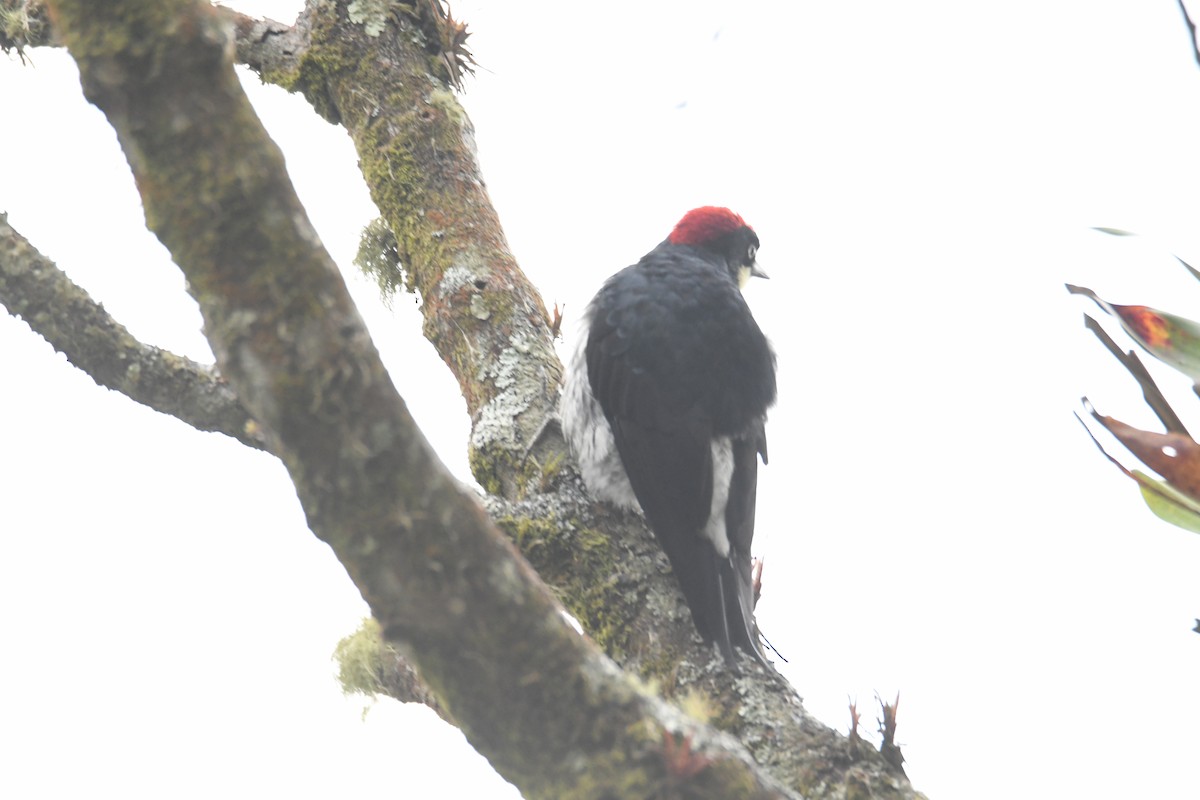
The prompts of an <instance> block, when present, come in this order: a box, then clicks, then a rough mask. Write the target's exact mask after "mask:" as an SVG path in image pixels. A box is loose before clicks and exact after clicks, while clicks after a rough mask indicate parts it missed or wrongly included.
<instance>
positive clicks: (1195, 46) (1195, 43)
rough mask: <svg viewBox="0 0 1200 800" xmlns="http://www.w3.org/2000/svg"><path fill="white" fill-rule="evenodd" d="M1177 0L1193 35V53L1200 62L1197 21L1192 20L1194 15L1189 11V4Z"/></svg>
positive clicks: (1197, 61) (1198, 62) (1199, 62)
mask: <svg viewBox="0 0 1200 800" xmlns="http://www.w3.org/2000/svg"><path fill="white" fill-rule="evenodd" d="M1177 2H1178V3H1179V10H1180V11H1181V12H1182V13H1183V19H1184V21H1185V22H1186V23H1187V26H1188V32H1189V33H1190V34H1191V36H1192V55H1194V56H1195V58H1196V63H1197V64H1200V41H1197V39H1196V23H1195V22H1193V21H1192V15H1191V14H1189V13H1188V10H1187V5H1185V4H1184V2H1183V0H1177Z"/></svg>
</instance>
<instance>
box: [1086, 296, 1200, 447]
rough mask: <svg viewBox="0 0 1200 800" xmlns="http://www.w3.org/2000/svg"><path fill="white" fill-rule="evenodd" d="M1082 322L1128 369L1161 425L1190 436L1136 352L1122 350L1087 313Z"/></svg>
mask: <svg viewBox="0 0 1200 800" xmlns="http://www.w3.org/2000/svg"><path fill="white" fill-rule="evenodd" d="M1083 324H1084V326H1085V327H1086V328H1087V329H1088V330H1090V331H1091V332H1092V333H1094V334H1096V338H1097V339H1099V340H1100V342H1101V343H1102V344H1103V345H1104V346H1105V347H1106V348H1108V351H1109V352H1110V353H1112V354H1113V355H1114V356H1115V357H1116V359H1117V360H1118V361H1120V362H1121V365H1122V366H1123V367H1125V369H1127V370H1129V374H1131V375H1132V376H1133V377H1134V380H1136V381H1137V382H1138V385H1139V386H1141V387H1142V397H1143V398H1145V400H1146V405H1148V406H1150V408H1151V409H1152V410H1153V411H1154V414H1155V415H1156V416H1157V417H1158V418H1159V420H1160V421H1161V422H1162V424H1163V426H1164V427H1165V428H1166V429H1167V430H1168V431H1170V432H1171V433H1182V434H1184V435H1185V436H1187V437H1188V438H1191V434H1190V433H1188V431H1187V428H1186V427H1184V424H1183V420H1181V419H1180V418H1179V416H1178V415H1177V414H1176V413H1175V409H1173V408H1171V404H1170V403H1168V402H1167V398H1166V397H1165V396H1163V393H1162V390H1160V389H1159V388H1158V384H1156V383H1155V382H1154V378H1153V377H1152V376H1151V375H1150V371H1149V370H1147V369H1146V365H1145V364H1143V363H1142V360H1141V359H1140V358H1138V356H1137V353H1135V352H1134V351H1133V350H1129V351H1124V350H1122V349H1121V348H1120V347H1119V346H1118V345H1117V343H1116V342H1115V341H1113V338H1112V337H1111V336H1109V335H1108V331H1106V330H1104V328H1102V327H1101V326H1100V323H1099V322H1097V321H1096V320H1095V319H1094V318H1093V317H1091V316H1089V315H1088V314H1084V315H1083Z"/></svg>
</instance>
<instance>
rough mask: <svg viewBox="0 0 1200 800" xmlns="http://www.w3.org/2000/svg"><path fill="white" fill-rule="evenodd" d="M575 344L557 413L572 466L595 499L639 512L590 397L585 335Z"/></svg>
mask: <svg viewBox="0 0 1200 800" xmlns="http://www.w3.org/2000/svg"><path fill="white" fill-rule="evenodd" d="M578 341H579V344H578V345H577V346H576V348H575V353H574V355H572V356H571V363H570V364H569V365H568V367H567V376H566V382H565V384H564V386H563V398H562V404H561V407H560V409H559V415H560V416H561V417H562V427H563V436H564V437H565V438H566V440H567V446H568V447H569V448H571V454H572V455H574V456H575V462H576V463H577V464H579V472H580V474H581V475H582V476H583V482H584V483H585V484H586V485H587V487H588V491H590V492H591V493H592V495H593V496H594V497H596V498H597V499H599V500H607V501H608V502H610V503H614V504H616V505H619V506H626V507H628V508H639V506H638V501H637V497H636V496H635V495H634V493H633V487H632V486H631V485H630V484H629V476H628V475H626V474H625V467H624V466H623V465H622V464H621V454H620V453H619V452H617V442H616V440H615V439H614V438H613V434H612V428H610V427H609V426H608V420H607V419H605V418H604V410H603V409H602V408H600V403H599V402H598V401H597V400H596V397H595V395H593V394H592V386H591V383H590V382H589V381H588V374H587V356H586V355H585V353H584V350H585V348H586V346H587V334H586V333H584V334H583V335H581V336H579V337H578Z"/></svg>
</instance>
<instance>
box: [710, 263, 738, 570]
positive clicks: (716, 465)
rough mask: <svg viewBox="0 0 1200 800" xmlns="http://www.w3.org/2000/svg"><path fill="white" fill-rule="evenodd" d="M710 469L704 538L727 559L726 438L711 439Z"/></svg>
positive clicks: (729, 458)
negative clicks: (710, 497) (711, 478)
mask: <svg viewBox="0 0 1200 800" xmlns="http://www.w3.org/2000/svg"><path fill="white" fill-rule="evenodd" d="M747 272H749V270H747ZM712 468H713V493H712V506H711V508H710V509H709V512H708V522H707V523H705V525H704V537H705V538H706V539H708V540H709V541H710V542H712V543H713V547H714V548H716V551H717V555H719V556H720V557H721V558H727V557H728V556H729V535H728V533H727V532H726V530H725V506H726V505H728V504H729V484H730V483H731V482H732V480H733V443H732V442H731V441H730V440H729V437H728V436H722V437H720V438H718V439H713V442H712Z"/></svg>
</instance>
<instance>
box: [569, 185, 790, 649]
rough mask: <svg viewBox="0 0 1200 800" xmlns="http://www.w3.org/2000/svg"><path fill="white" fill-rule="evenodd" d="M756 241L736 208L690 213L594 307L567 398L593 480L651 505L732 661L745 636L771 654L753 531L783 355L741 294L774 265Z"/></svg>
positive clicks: (608, 286) (657, 528) (704, 619)
mask: <svg viewBox="0 0 1200 800" xmlns="http://www.w3.org/2000/svg"><path fill="white" fill-rule="evenodd" d="M757 252H758V236H757V235H756V234H755V232H754V230H753V229H752V228H751V227H750V226H749V225H747V224H746V223H745V221H744V220H743V219H742V218H741V217H740V216H739V215H737V214H735V213H734V212H732V211H730V210H729V209H727V208H718V207H714V206H705V207H703V208H697V209H693V210H692V211H689V212H688V213H687V214H685V215H684V217H683V219H681V220H680V221H679V224H677V225H676V226H675V228H674V230H672V231H671V234H670V235H669V236H668V237H667V239H666V241H664V242H663V243H662V244H660V245H658V247H655V248H654V249H653V250H651V251H650V252H649V253H647V254H646V255H645V256H643V257H642V259H641V261H639V262H638V263H636V264H634V265H633V266H630V267H626V268H625V269H623V270H621V271H620V272H618V273H617V274H616V275H614V276H612V277H611V278H609V279H608V281H607V282H606V283H605V284H604V286H603V287H602V288H601V289H600V291H599V292H598V293H597V294H596V297H595V298H594V299H593V300H592V302H591V304H590V305H589V306H588V309H587V311H586V313H585V315H584V318H583V325H582V328H583V332H584V334H585V335H583V336H581V337H580V341H579V344H578V348H577V350H576V352H575V355H574V357H573V358H572V359H571V362H570V364H569V366H568V367H567V375H566V379H565V383H564V388H563V398H562V408H561V417H562V425H563V432H564V434H565V436H566V439H567V443H568V446H569V447H570V448H571V452H572V454H573V455H574V456H575V458H576V460H577V461H578V463H579V468H580V473H581V474H582V476H583V480H584V482H585V483H586V485H587V487H588V489H589V490H590V491H591V493H592V494H593V495H594V496H595V497H597V498H599V499H603V500H607V501H609V502H612V503H615V504H617V505H622V506H628V507H631V508H637V507H640V508H641V509H642V511H643V512H644V513H645V515H646V520H647V521H648V522H649V524H650V528H651V529H652V530H653V531H654V535H655V538H656V539H657V540H658V543H659V545H660V546H661V547H662V548H663V550H664V551H666V554H667V558H668V560H669V561H670V562H671V568H672V571H673V572H674V573H675V576H676V578H677V579H678V580H679V585H680V588H681V589H682V590H683V595H684V598H685V599H686V600H687V604H688V607H689V608H690V609H691V612H692V619H693V620H694V621H695V623H696V628H697V630H699V632H700V635H701V636H702V637H703V638H704V639H705V640H707V641H710V642H716V643H717V645H718V646H719V647H720V649H721V652H722V654H723V655H724V656H725V660H726V661H727V662H728V663H730V664H731V665H734V666H735V667H736V656H735V655H734V651H733V648H734V646H735V645H736V646H738V647H740V648H742V649H743V650H745V651H746V652H748V653H750V654H751V655H753V656H754V657H755V658H756V659H758V660H759V661H760V662H762V663H763V664H766V663H767V662H766V660H765V658H764V656H763V653H762V650H761V648H760V646H759V642H758V631H757V628H756V626H755V623H754V613H753V612H754V600H755V598H754V588H753V578H752V575H751V572H752V565H751V560H750V542H751V539H752V538H753V537H754V504H755V490H756V487H757V483H758V458H759V457H760V456H761V457H762V460H763V463H764V464H765V463H766V462H767V442H766V434H765V432H764V422H765V420H766V413H767V408H768V407H769V406H770V405H771V404H772V403H773V402H774V401H775V355H774V353H773V352H772V350H771V346H770V344H768V342H767V339H766V337H765V336H763V333H762V331H761V330H759V327H758V324H757V323H756V322H755V321H754V316H753V315H752V314H751V313H750V308H749V307H748V306H747V305H746V301H745V300H744V299H743V298H742V292H741V289H742V286H744V285H745V283H746V281H747V280H749V278H750V277H751V276H758V277H763V278H765V277H766V275H765V274H764V273H763V272H762V271H761V270H759V268H758V266H757V264H756V263H755V256H756V254H757Z"/></svg>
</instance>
